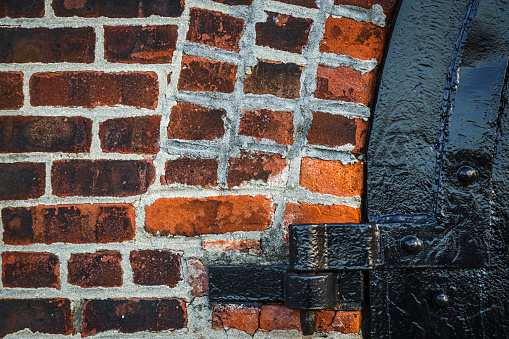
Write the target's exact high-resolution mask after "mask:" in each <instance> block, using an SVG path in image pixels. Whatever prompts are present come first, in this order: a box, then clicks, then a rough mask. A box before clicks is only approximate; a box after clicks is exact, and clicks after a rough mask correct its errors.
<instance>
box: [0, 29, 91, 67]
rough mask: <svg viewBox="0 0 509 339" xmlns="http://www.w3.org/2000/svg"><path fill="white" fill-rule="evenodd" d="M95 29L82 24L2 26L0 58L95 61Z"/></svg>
mask: <svg viewBox="0 0 509 339" xmlns="http://www.w3.org/2000/svg"><path fill="white" fill-rule="evenodd" d="M94 49H95V33H94V29H93V28H91V27H80V28H51V29H50V28H43V27H39V28H19V27H16V28H0V62H19V63H25V62H45V63H49V62H80V63H81V62H82V63H91V62H93V61H94Z"/></svg>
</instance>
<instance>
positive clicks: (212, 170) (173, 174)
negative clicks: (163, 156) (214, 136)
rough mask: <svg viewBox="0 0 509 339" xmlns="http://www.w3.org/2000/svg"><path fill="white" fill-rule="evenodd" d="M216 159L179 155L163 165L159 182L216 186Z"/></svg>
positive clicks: (164, 183)
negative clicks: (191, 157) (163, 171)
mask: <svg viewBox="0 0 509 339" xmlns="http://www.w3.org/2000/svg"><path fill="white" fill-rule="evenodd" d="M217 166H218V162H217V160H216V159H190V158H186V157H181V158H178V159H175V160H169V161H167V162H166V165H165V174H164V176H162V177H161V184H162V185H168V184H175V183H179V184H185V185H194V186H202V187H210V186H217Z"/></svg>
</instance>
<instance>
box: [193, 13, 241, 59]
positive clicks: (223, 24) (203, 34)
mask: <svg viewBox="0 0 509 339" xmlns="http://www.w3.org/2000/svg"><path fill="white" fill-rule="evenodd" d="M190 15H191V19H190V22H189V31H187V38H186V39H187V40H189V41H192V42H196V43H199V44H205V45H209V46H213V47H217V48H222V49H227V50H230V51H235V52H238V51H239V40H240V36H241V35H242V29H243V27H244V20H243V19H239V18H234V17H231V16H229V15H227V14H222V13H220V12H214V11H209V10H206V9H200V8H191V13H190Z"/></svg>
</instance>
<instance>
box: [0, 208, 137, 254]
mask: <svg viewBox="0 0 509 339" xmlns="http://www.w3.org/2000/svg"><path fill="white" fill-rule="evenodd" d="M134 218H135V216H134V207H133V206H131V205H127V204H92V205H58V206H42V205H41V206H35V207H6V208H4V209H3V210H2V223H3V226H4V233H3V241H4V242H5V243H6V244H8V245H28V244H36V243H42V244H53V243H57V242H63V243H73V244H86V243H110V242H121V241H126V240H131V239H133V238H134V227H135V225H134Z"/></svg>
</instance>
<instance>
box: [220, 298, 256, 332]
mask: <svg viewBox="0 0 509 339" xmlns="http://www.w3.org/2000/svg"><path fill="white" fill-rule="evenodd" d="M259 310H260V309H259V308H258V307H254V306H245V305H236V304H231V305H228V304H226V305H222V304H217V305H214V310H213V311H212V328H220V329H225V330H229V329H231V328H236V329H239V330H241V331H245V332H248V333H251V334H254V333H255V332H256V330H258V316H259Z"/></svg>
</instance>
